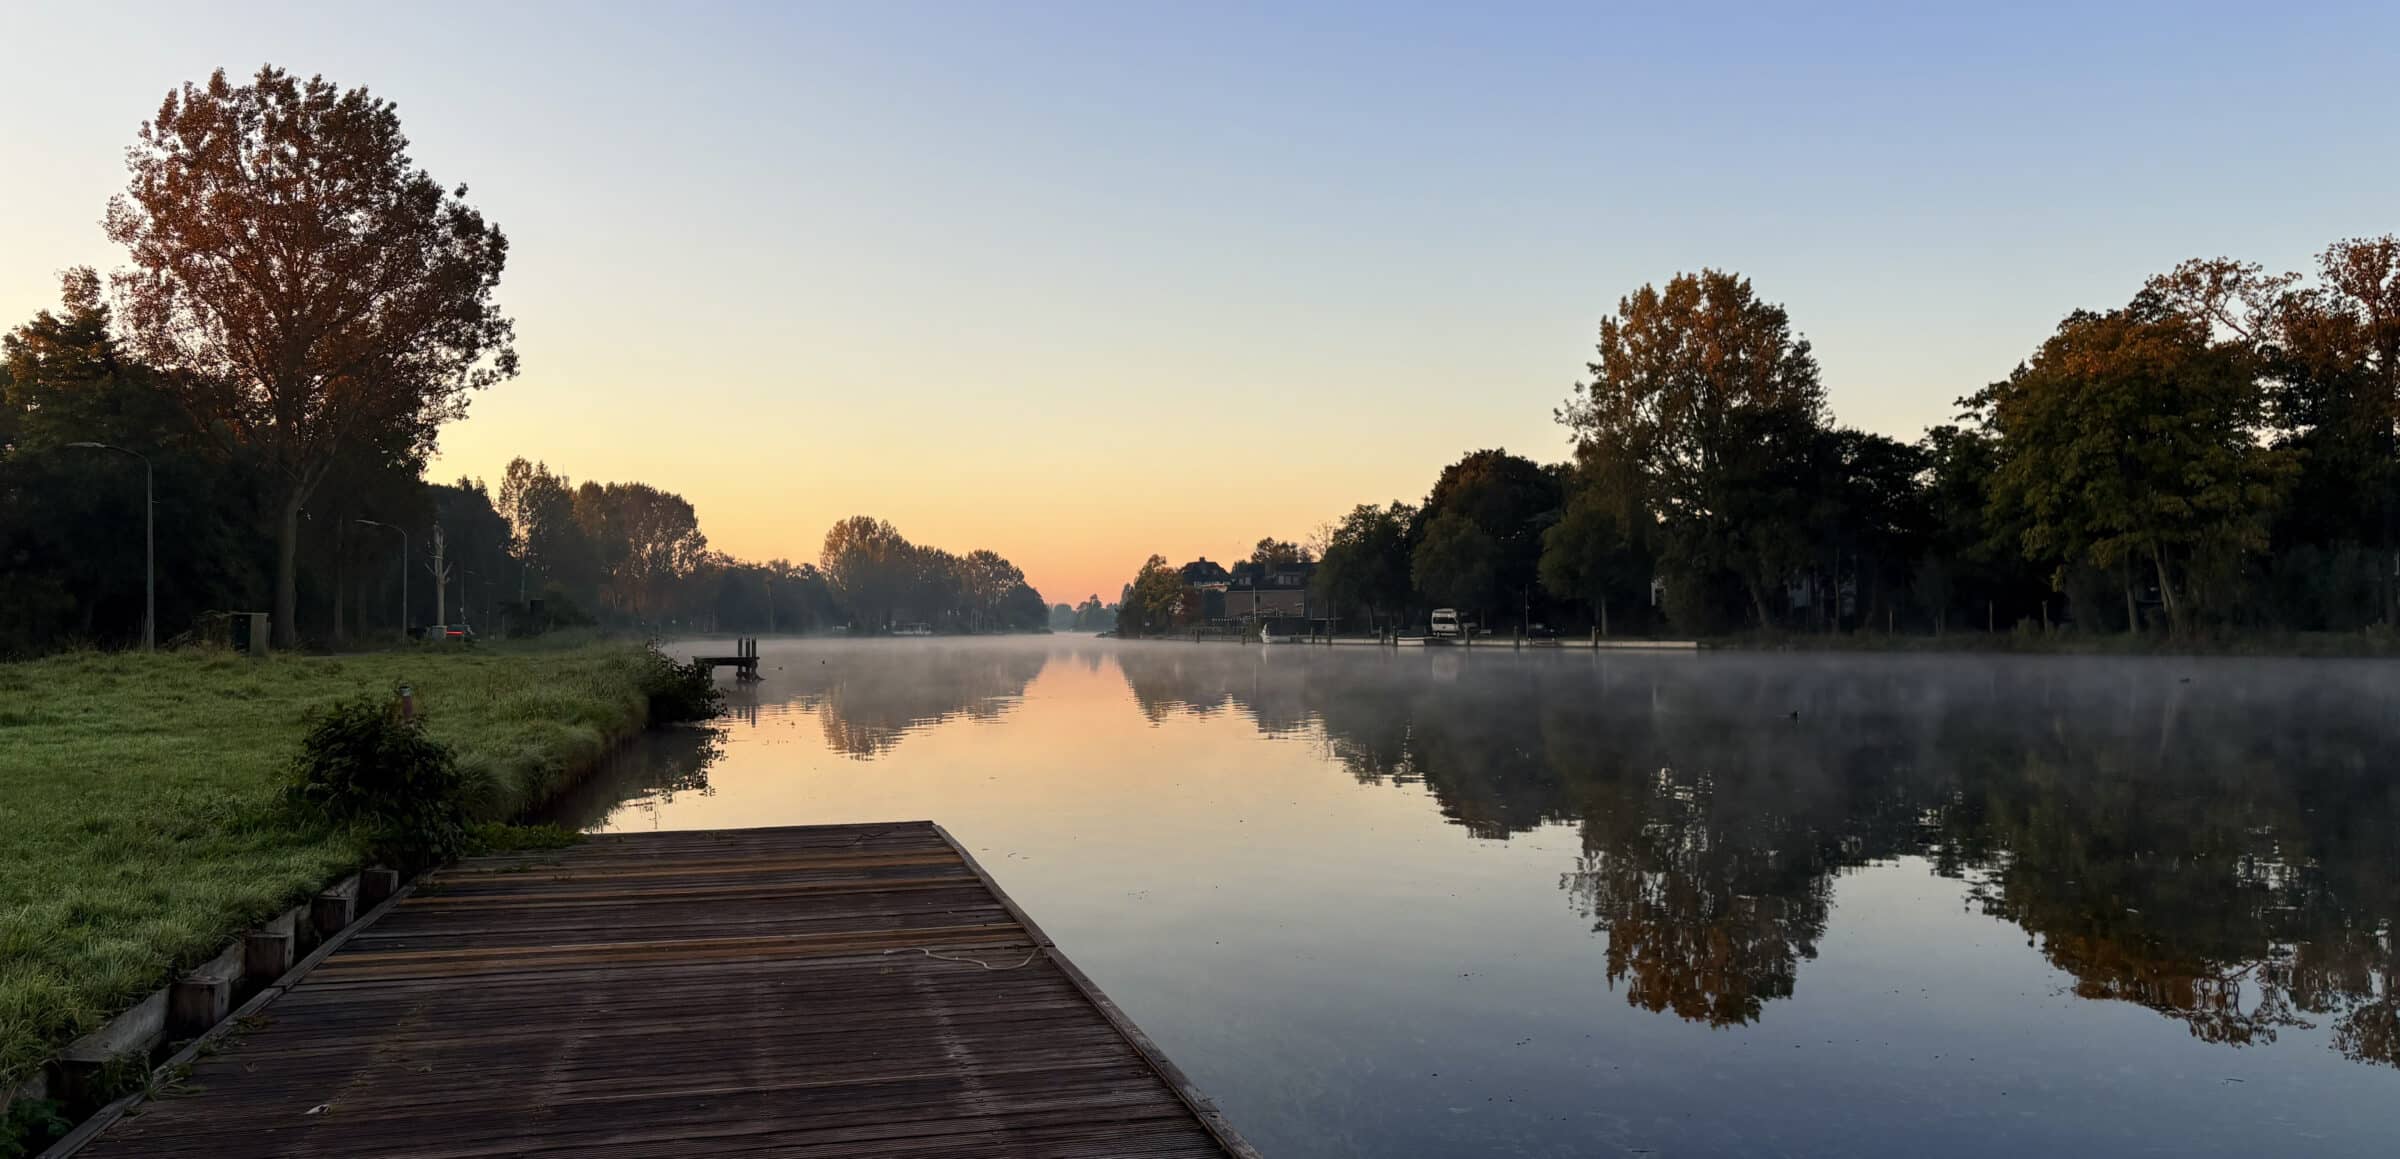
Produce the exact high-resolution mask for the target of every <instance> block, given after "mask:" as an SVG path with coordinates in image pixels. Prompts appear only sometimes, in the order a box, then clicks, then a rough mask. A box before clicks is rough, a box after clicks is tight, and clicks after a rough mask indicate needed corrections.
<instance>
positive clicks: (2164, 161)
mask: <svg viewBox="0 0 2400 1159" xmlns="http://www.w3.org/2000/svg"><path fill="white" fill-rule="evenodd" d="M8 30H9V40H10V41H11V42H12V52H11V54H10V55H11V63H10V65H9V67H8V68H7V69H5V70H0V109H5V110H7V111H6V112H5V113H0V118H4V119H0V163H5V165H6V167H7V176H6V180H4V181H0V211H4V212H0V319H7V320H12V321H13V320H18V319H22V318H24V317H26V316H28V315H30V314H31V313H32V312H33V311H34V310H35V309H37V308H40V307H41V306H43V305H45V304H47V303H49V302H51V301H53V300H54V298H55V285H56V283H55V275H56V272H57V271H58V270H59V269H61V268H63V267H65V266H68V265H72V264H76V263H89V264H94V265H99V266H102V267H103V268H105V267H107V266H109V265H111V264H114V263H115V262H116V261H117V257H116V254H115V253H114V252H113V251H112V249H111V247H110V246H109V245H108V243H107V242H106V240H105V239H104V238H102V237H101V236H100V232H99V228H98V225H97V222H98V219H99V216H100V214H101V211H102V208H103V206H104V204H105V202H106V199H107V197H108V195H109V194H110V193H111V192H114V191H115V190H117V189H120V188H122V186H123V181H124V176H123V168H122V161H121V154H122V150H123V148H124V146H125V145H126V144H128V143H129V142H130V141H131V140H132V138H133V135H134V132H135V130H136V128H137V127H138V125H139V123H140V122H141V120H142V119H143V118H144V117H145V116H146V115H147V114H148V113H150V112H152V111H154V110H155V109H156V107H157V104H158V101H159V99H160V97H161V96H162V95H163V94H164V93H165V92H166V91H167V90H168V89H169V88H170V87H172V86H173V85H175V84H177V83H179V82H181V81H185V80H198V79H200V78H202V77H204V76H205V75H206V73H207V71H208V70H209V69H210V68H212V67H214V66H217V65H220V64H222V65H225V66H227V67H229V68H231V69H232V70H234V71H235V72H237V73H242V72H247V71H249V70H251V69H253V68H254V67H255V66H256V65H257V64H259V63H260V62H262V61H273V62H275V63H278V64H281V65H283V66H285V67H287V68H290V69H293V70H295V71H299V72H304V73H305V72H322V73H324V74H325V75H327V76H329V77H331V78H333V79H335V80H337V81H340V82H342V83H344V84H365V85H367V86H369V87H371V88H372V89H374V90H375V91H377V92H378V93H379V94H381V95H383V96H386V97H389V98H391V99H393V100H396V101H397V102H398V103H399V105H400V111H401V115H402V118H403V121H404V123H405V124H406V126H407V128H408V131H409V133H410V136H411V137H412V138H413V140H414V141H415V153H416V156H417V159H418V161H419V162H420V163H421V164H423V165H424V166H426V167H427V168H428V169H430V170H431V171H432V172H433V173H434V174H435V175H436V176H437V177H439V178H441V179H442V180H444V181H446V182H461V181H463V182H466V183H467V184H469V185H470V186H471V187H472V189H473V192H472V194H471V199H472V200H473V201H475V202H476V204H477V205H478V206H479V207H481V208H482V209H483V210H484V211H485V212H486V213H487V214H488V215H489V216H491V217H492V218H494V219H496V220H497V221H499V222H500V223H501V224H502V225H503V227H504V228H506V229H507V230H508V232H509V234H510V236H511V238H512V241H513V242H514V250H513V253H512V261H511V266H510V271H509V274H508V277H507V279H506V282H505V283H504V286H503V290H502V298H503V301H504V303H505V304H506V305H507V306H508V307H509V308H510V310H511V311H512V312H513V313H514V314H515V316H516V317H517V319H518V322H519V327H520V334H521V347H520V349H521V351H522V352H523V354H524V355H525V366H526V369H525V374H524V375H523V376H522V377H521V378H519V379H518V380H516V381H514V382H511V383H508V384H506V385H504V386H502V387H500V388H499V389H497V390H495V391H493V392H492V393H491V394H489V395H488V396H485V397H482V398H480V399H478V400H477V402H476V404H475V407H474V411H473V414H472V416H471V417H470V418H469V419H468V420H466V421H465V422H464V423H461V424H459V425H457V426H455V427H453V428H452V429H451V430H449V431H448V432H446V433H445V436H444V443H443V446H444V455H443V459H442V461H441V462H440V463H439V464H438V465H437V469H438V470H439V472H440V473H441V474H443V475H445V476H448V475H455V474H459V473H462V472H463V473H469V474H477V475H485V476H497V474H498V472H499V470H500V467H501V466H502V464H504V463H505V462H506V460H507V459H508V457H510V456H511V455H513V454H518V453H523V454H527V455H529V456H531V457H538V458H546V459H548V460H549V461H550V462H551V464H552V465H553V466H554V467H559V468H563V469H565V470H566V471H568V472H569V473H571V474H573V475H575V476H576V477H578V478H582V477H597V478H641V479H644V480H648V481H651V482H655V483H657V484H659V485H662V486H666V487H670V488H673V489H676V490H680V491H682V492H683V493H684V494H686V495H687V496H690V497H691V498H692V499H693V500H694V501H695V502H696V503H697V504H698V505H699V506H700V508H701V513H702V516H703V519H704V520H705V521H706V523H707V525H708V527H709V530H710V532H711V535H712V539H714V540H715V542H716V543H717V544H718V545H719V546H722V547H726V548H728V549H731V550H734V551H737V552H739V553H742V554H746V555H754V556H772V555H786V556H790V557H793V558H808V557H811V556H813V555H814V554H815V546H816V542H817V539H818V537H819V536H821V534H822V531H823V528H824V527H825V526H826V525H827V524H829V523H831V522H832V521H833V520H834V519H835V518H837V517H839V516H842V515H847V514H850V513H852V512H854V511H869V512H873V513H876V514H880V515H884V516H886V517H888V518H892V519H893V520H894V521H895V522H898V523H899V524H900V526H901V527H902V529H903V530H904V531H907V532H908V533H910V534H911V535H912V536H914V537H916V538H919V539H923V540H927V541H931V542H936V543H940V544H942V545H944V546H949V547H953V548H957V549H961V550H964V549H966V548H969V547H974V546H991V547H994V548H997V549H999V550H1001V551H1002V552H1004V553H1005V554H1008V555H1010V556H1011V557H1012V558H1015V559H1017V560H1019V562H1020V563H1023V564H1025V565H1026V566H1027V569H1028V571H1029V572H1031V573H1032V575H1033V579H1034V580H1035V582H1036V584H1037V586H1040V587H1042V588H1043V590H1044V592H1045V594H1048V595H1050V596H1052V597H1053V598H1057V599H1071V598H1079V597H1080V596H1081V595H1082V594H1084V593H1085V592H1087V591H1092V590H1098V591H1101V592H1103V593H1113V591H1114V590H1115V586H1116V584H1117V583H1120V582H1122V579H1123V577H1124V576H1127V575H1130V574H1131V572H1132V570H1133V568H1134V567H1136V566H1138V565H1139V563H1140V560H1141V557H1142V556H1143V555H1146V554H1148V552H1150V551H1153V550H1155V551H1160V552H1164V553H1166V554H1168V555H1170V556H1174V557H1177V558H1186V557H1189V556H1191V555H1195V554H1202V553H1206V554H1210V555H1216V556H1222V555H1227V554H1233V553H1235V552H1236V551H1237V549H1240V548H1242V547H1243V546H1244V545H1246V544H1247V543H1248V542H1249V540H1251V539H1255V538H1257V537H1258V536H1259V535H1264V534H1274V535H1278V536H1284V537H1299V536H1303V535H1305V534H1307V533H1308V532H1309V530H1310V529H1311V528H1313V527H1314V526H1315V525H1316V524H1318V523H1320V522H1322V521H1323V520H1326V519H1330V518H1333V517H1334V516H1336V515H1338V514H1339V513H1340V512H1341V511H1342V510H1345V509H1346V508H1347V507H1348V506H1350V505H1351V504H1353V503H1356V502H1362V501H1378V502H1379V501H1383V500H1387V499H1392V498H1403V499H1414V498H1418V497H1420V496H1421V495H1422V494H1423V492H1424V490H1425V488H1426V487H1427V486H1428V485H1429V484H1430V482H1431V480H1432V477H1433V475H1434V473H1435V472H1436V471H1437V470H1438V469H1439V467H1440V466H1441V464H1442V463H1443V462H1445V461H1447V460H1449V459H1451V458H1455V457H1456V455H1457V454H1458V453H1460V452H1463V451H1465V450H1468V449H1472V448H1474V447H1479V446H1492V445H1506V446H1508V447H1509V448H1511V449H1513V450H1518V451H1521V452H1524V453H1528V454H1534V455H1536V456H1538V457H1543V458H1556V457H1560V456H1562V455H1563V454H1564V453H1565V445H1564V438H1563V434H1562V432H1560V430H1559V429H1558V428H1557V427H1556V425H1555V424H1553V423H1552V422H1551V421H1550V408H1551V407H1552V406H1554V405H1556V404H1557V403H1558V402H1559V401H1560V400H1561V399H1563V398H1564V396H1565V395H1566V393H1567V391H1568V390H1569V388H1570V387H1571V386H1572V385H1573V384H1574V382H1575V380H1576V379H1577V377H1578V376H1579V375H1580V374H1581V372H1582V364H1583V362H1584V360H1585V359H1586V357H1587V356H1588V355H1589V353H1590V346H1591V341H1592V335H1593V331H1594V328H1595V326H1596V324H1597V321H1598V319H1599V318H1600V317H1601V315H1602V314H1604V313H1605V312H1607V311H1608V310H1609V309H1610V308H1611V306H1612V305H1613V304H1614V302H1615V301H1616V299H1617V298H1618V297H1619V296H1620V295H1622V294H1624V293H1626V292H1627V291H1629V290H1631V289H1633V288H1635V287H1637V286H1639V285H1641V284H1642V283H1644V282H1646V281H1657V280H1663V279H1665V278H1667V277H1669V276H1671V275H1673V274H1674V273H1676V272H1677V271H1679V270H1689V269H1696V268H1698V267H1701V266H1704V265H1713V266H1720V267H1727V268H1732V269H1737V270H1740V271H1742V272H1743V273H1746V274H1748V275H1749V276H1751V277H1752V279H1753V280H1754V281H1755V282H1756V284H1757V287H1758V289H1759V291H1760V292H1761V293H1762V294H1763V295H1765V296H1766V297H1768V298H1770V299H1773V300H1776V301H1780V302H1783V303H1784V304H1785V305H1786V306H1787V307H1789V309H1790V311H1791V313H1792V316H1793V318H1794V320H1795V322H1796V323H1797V325H1798V326H1799V327H1800V328H1801V329H1802V330H1803V331H1804V332H1805V333H1806V334H1807V335H1808V337H1809V338H1810V339H1811V340H1812V341H1813V342H1814V343H1815V345H1816V349H1817V352H1818V355H1819V358H1820V360H1821V361H1822V363H1823V365H1824V368H1825V378H1826V382H1827V385H1828V389H1829V393H1830V397H1831V400H1832V403H1833V407H1834V410H1835V412H1836V414H1837V416H1838V417H1839V418H1840V419H1841V420H1843V421H1845V422H1847V423H1850V424H1853V425H1858V426H1862V427H1866V428H1869V429H1872V430H1878V431H1882V432H1885V433H1889V434H1893V435H1898V436H1902V437H1913V436H1914V435H1915V434H1916V433H1917V432H1919V431H1921V430H1922V429H1923V427H1924V426H1925V425H1927V424H1928V423H1931V422H1937V421H1941V420H1942V419H1944V418H1945V417H1946V416H1947V415H1948V414H1949V412H1950V410H1951V406H1950V403H1951V400H1952V399H1955V398H1957V397H1958V396H1960V395H1962V394H1965V393H1968V392H1970V391H1972V390H1974V389H1976V388H1977V387H1979V386H1981V385H1982V384H1984V383H1986V382H1988V381H1990V380H1992V379H1994V378H1997V377H1999V376H2001V375H2003V374H2005V373H2006V372H2007V371H2008V369H2009V368H2010V367H2011V366H2012V365H2014V363H2015V362H2016V361H2017V360H2018V359H2019V358H2021V357H2023V356H2024V355H2025V354H2026V353H2027V352H2029V351H2030V350H2031V349H2032V348H2033V347H2034V345H2035V344H2036V343H2038V342H2039V341H2040V340H2041V338H2042V337H2043V335H2044V334H2046V333H2047V332H2048V331H2049V329H2050V328H2051V327H2052V326H2053V325H2054V324H2055V323H2056V321H2057V320H2058V319H2059V318H2060V317H2061V316H2062V315H2064V314H2065V313H2066V312H2067V311H2068V310H2071V309H2074V308H2076V307H2086V306H2089V307H2100V306H2108V305H2113V304H2117V303H2119V302H2122V301H2123V300H2124V299H2125V298H2126V297H2128V296H2130V295H2131V293H2132V292H2133V291H2134V290H2135V289H2136V288H2137V287H2138V286H2139V284H2140V282H2141V280H2142V278H2143V277H2144V276H2145V275H2147V274H2149V273H2151V272H2154V271H2157V270H2161V269H2164V268H2166V267H2168V266H2170V265H2172V264H2173V263H2174V262H2176V261H2177V260H2180V259H2182V258H2186V257H2193V256H2202V255H2216V254H2231V255H2235V256H2240V257H2246V258H2251V259H2255V260H2258V261H2262V262H2265V263H2267V264H2269V265H2271V266H2277V267H2287V268H2301V267H2305V266H2306V265H2307V264H2308V263H2309V262H2310V260H2311V256H2312V255H2313V254H2314V253H2315V252H2316V251H2317V250H2318V249H2320V248H2322V246H2323V245H2324V244H2325V243H2326V242H2328V241H2330V240H2333V239H2335V238H2337V237H2343V236H2351V235H2358V234H2368V233H2384V232H2389V231H2392V230H2395V229H2400V197H2395V195H2394V189H2395V180H2394V178H2395V177H2396V176H2400V150H2396V149H2395V145H2396V144H2400V127H2396V126H2400V120H2396V119H2395V117H2394V111H2395V108H2396V107H2400V103H2396V102H2395V100H2394V95H2395V90H2394V79H2395V77H2400V67H2395V66H2400V7H2395V6H2367V5H2310V4H2283V5H2216V4H2181V5H2164V4H2161V5H2147V4H2140V5H2137V4H2119V5H2090V6H2065V5H2060V6H2034V5H2026V6H2008V7H2003V6H1997V5H1975V6H1965V5H1956V6H1950V5H1944V6H1934V5H1880V6H1862V5H1849V6H1839V5H1817V6H1798V5H1794V6H1789V7H1751V6H1741V5H1715V6H1701V5H1686V6H1666V5H1647V6H1642V7H1626V8H1616V9H1610V8H1603V7H1600V6H1596V5H1575V6H1510V5H1478V6H1464V5H1422V6H1409V5H1371V6H1370V5H1355V6H1353V5H1340V6H1332V5H1308V6H1296V5H1292V6H1283V5H1274V6H1270V5H1256V6H1238V5H1237V6H1208V7H1202V6H1197V5H1191V6H1170V5H1163V4H1095V5H1069V6H1060V5H1040V6H1024V7H1002V6H998V5H985V4H864V3H860V4H850V5H839V6H834V5H724V6H708V5H678V6H675V7H673V8H668V7H667V6H663V5H643V6H626V7H619V8H605V7H599V6H586V5H575V6H563V5H562V6H549V7H537V6H531V5H517V4H487V5H480V6H445V5H438V4H410V5H388V4H386V5H373V6H367V5H343V4H315V5H306V6H283V7H270V6H241V5H230V6H217V5H194V4H179V5H127V6H114V5H104V4H82V5H76V6H73V7H72V8H69V7H67V6H52V7H46V8H42V9H35V10H29V11H20V12H16V13H14V14H12V15H11V16H10V18H9V20H8ZM761 445H765V446H768V447H771V448H773V452H772V454H771V455H770V457H769V458H768V459H767V460H766V461H765V462H760V463H758V464H757V465H755V466H753V467H751V468H750V469H747V470H729V469H727V468H726V467H725V466H724V465H723V464H722V462H721V461H720V460H718V459H716V458H712V456H711V452H713V451H716V450H718V449H721V448H723V447H726V446H736V447H751V448H755V447H758V446H761Z"/></svg>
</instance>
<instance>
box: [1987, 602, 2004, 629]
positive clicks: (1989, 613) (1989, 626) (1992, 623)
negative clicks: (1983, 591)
mask: <svg viewBox="0 0 2400 1159" xmlns="http://www.w3.org/2000/svg"><path fill="white" fill-rule="evenodd" d="M1992 617H1993V612H1992V601H1990V600H1985V601H1983V630H1984V631H1985V632H1986V633H1991V632H1997V631H1999V630H2000V627H1999V623H1998V622H1997V621H1996V620H1994V619H1993V618H1992Z"/></svg>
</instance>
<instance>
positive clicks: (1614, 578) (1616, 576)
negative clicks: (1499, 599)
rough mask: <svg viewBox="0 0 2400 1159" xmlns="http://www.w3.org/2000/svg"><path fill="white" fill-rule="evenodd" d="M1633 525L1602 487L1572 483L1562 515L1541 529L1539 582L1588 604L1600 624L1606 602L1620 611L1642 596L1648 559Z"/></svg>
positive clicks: (1622, 506)
mask: <svg viewBox="0 0 2400 1159" xmlns="http://www.w3.org/2000/svg"><path fill="white" fill-rule="evenodd" d="M1638 530H1639V528H1638V527H1636V526H1635V525H1634V524H1633V523H1632V522H1631V521H1630V520H1629V519H1628V518H1627V510H1626V504H1625V503H1624V502H1623V501H1622V500H1621V499H1620V498H1619V497H1617V496H1613V495H1611V494H1610V493H1609V492H1608V491H1607V490H1606V489H1605V488H1604V486H1602V485H1597V484H1589V485H1585V486H1580V487H1577V488H1576V490H1575V492H1574V494H1573V495H1572V496H1571V497H1570V498H1569V499H1568V500H1567V508H1566V513H1565V515H1564V516H1563V517H1562V518H1560V520H1559V521H1558V522H1557V523H1555V524H1553V525H1551V527H1550V529H1549V530H1547V531H1544V532H1543V533H1542V563H1541V580H1542V587H1544V588H1545V589H1547V590H1549V591H1550V592H1551V593H1553V594H1555V595H1558V596H1561V597H1563V598H1566V599H1572V600H1581V601H1584V602H1585V603H1588V604H1590V605H1591V606H1592V608H1593V610H1594V612H1595V614H1596V616H1597V618H1598V619H1599V621H1600V623H1601V625H1602V626H1603V627H1606V626H1607V625H1608V621H1609V611H1610V608H1611V607H1612V606H1614V607H1615V608H1616V609H1618V610H1619V611H1620V612H1622V611H1623V610H1625V609H1628V608H1630V607H1632V606H1635V605H1637V604H1641V603H1646V602H1647V599H1648V594H1649V587H1650V575H1651V567H1652V564H1651V560H1650V558H1649V555H1648V553H1647V552H1645V551H1644V550H1643V549H1642V545H1641V544H1640V543H1639V542H1637V541H1636V539H1635V538H1634V537H1635V535H1636V533H1637V531H1638Z"/></svg>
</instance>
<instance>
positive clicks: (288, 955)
mask: <svg viewBox="0 0 2400 1159" xmlns="http://www.w3.org/2000/svg"><path fill="white" fill-rule="evenodd" d="M291 968H292V931H290V930H283V931H281V932H277V933H270V932H268V931H266V930H252V931H250V932H249V933H247V934H243V935H242V981H243V983H244V984H245V985H247V986H248V987H249V988H250V989H252V990H256V989H258V988H259V987H261V986H265V985H267V984H268V983H270V982H273V981H274V980H275V979H277V978H281V977H283V976H284V975H285V974H286V973H289V972H290V971H291Z"/></svg>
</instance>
